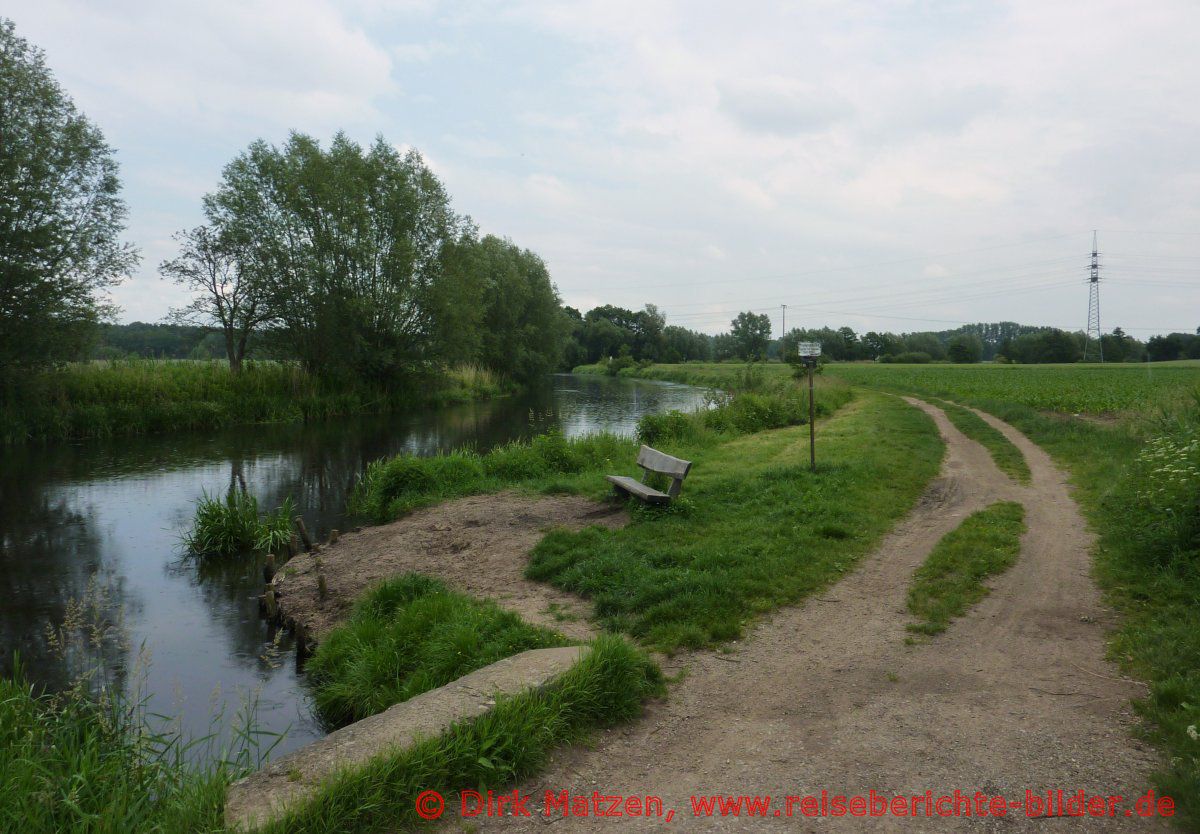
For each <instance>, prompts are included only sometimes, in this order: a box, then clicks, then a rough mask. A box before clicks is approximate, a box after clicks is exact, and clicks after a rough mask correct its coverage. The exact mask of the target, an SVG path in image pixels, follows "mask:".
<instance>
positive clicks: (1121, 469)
mask: <svg viewBox="0 0 1200 834" xmlns="http://www.w3.org/2000/svg"><path fill="white" fill-rule="evenodd" d="M1024 370H1029V371H1031V373H1028V374H1022V373H1021V371H1024ZM830 371H831V373H833V374H835V375H837V376H840V377H843V378H846V379H851V380H853V381H856V382H859V383H862V384H869V385H873V386H876V387H880V388H885V389H887V390H893V391H903V392H907V393H915V394H921V395H926V396H938V397H946V398H949V399H951V400H957V401H959V402H964V403H967V404H970V405H973V406H976V407H977V408H980V409H982V410H984V411H987V412H989V413H991V414H994V415H996V416H997V417H999V418H1001V419H1002V420H1005V421H1007V422H1009V423H1011V424H1012V425H1014V426H1015V427H1017V428H1018V429H1020V430H1021V431H1022V432H1024V433H1025V435H1026V436H1028V437H1029V438H1030V439H1031V440H1032V441H1034V442H1035V443H1037V444H1038V445H1039V446H1041V447H1042V448H1043V449H1045V450H1046V451H1047V452H1049V453H1050V454H1051V455H1052V456H1053V457H1054V459H1055V460H1056V461H1057V462H1058V463H1059V464H1060V465H1062V466H1064V467H1065V468H1066V469H1067V471H1068V472H1069V473H1070V475H1071V483H1072V485H1073V487H1074V495H1075V497H1076V499H1077V500H1079V502H1080V504H1081V506H1082V508H1083V510H1084V512H1085V514H1086V516H1087V518H1088V521H1089V523H1090V525H1091V527H1092V529H1093V530H1094V531H1095V532H1096V534H1097V537H1098V542H1097V547H1096V551H1095V575H1096V577H1097V579H1098V581H1099V582H1100V584H1101V586H1102V587H1103V588H1104V589H1105V591H1106V592H1107V596H1108V599H1109V601H1110V602H1111V603H1112V604H1113V605H1114V607H1116V608H1117V609H1118V610H1119V611H1120V612H1121V613H1122V615H1123V617H1122V623H1121V626H1120V627H1119V628H1118V630H1117V631H1116V632H1115V633H1114V634H1113V635H1112V638H1111V642H1110V646H1111V653H1112V657H1113V659H1114V660H1116V661H1117V662H1119V663H1120V664H1121V665H1122V666H1123V667H1124V669H1125V670H1126V671H1128V672H1130V673H1131V674H1134V675H1136V676H1138V677H1140V678H1142V679H1144V680H1146V681H1147V682H1148V683H1149V684H1150V691H1149V694H1148V696H1147V697H1146V698H1145V699H1143V700H1141V701H1140V702H1138V703H1137V704H1136V706H1137V708H1138V710H1139V711H1140V713H1141V714H1142V716H1143V717H1144V718H1145V719H1146V722H1145V724H1144V732H1145V734H1146V735H1147V736H1148V737H1149V738H1150V739H1151V740H1152V741H1154V742H1155V743H1156V744H1157V745H1158V746H1159V747H1160V748H1161V749H1162V750H1163V752H1164V754H1165V757H1166V764H1165V766H1164V768H1163V770H1162V771H1161V772H1160V773H1159V774H1158V778H1157V783H1158V788H1159V790H1160V791H1161V792H1162V793H1164V794H1166V795H1169V796H1171V797H1173V798H1174V799H1175V801H1176V803H1177V806H1178V808H1179V812H1180V815H1181V817H1180V818H1181V822H1182V824H1183V825H1184V826H1185V827H1190V828H1192V829H1195V828H1198V827H1200V744H1198V743H1197V741H1196V739H1195V738H1193V734H1194V733H1195V732H1196V729H1195V728H1196V727H1197V726H1200V602H1197V601H1198V600H1200V567H1198V566H1200V505H1198V504H1197V502H1196V496H1197V495H1200V369H1196V368H1194V367H1187V366H1181V367H1172V368H1163V369H1159V368H1158V367H1157V366H1154V367H1152V369H1149V370H1148V369H1144V368H1128V367H1109V366H1105V367H1089V368H1078V369H1077V368H1068V367H1063V368H1049V369H1042V368H1031V369H1024V368H1019V369H1006V368H998V369H971V368H956V367H954V366H945V367H942V368H928V367H923V368H895V367H886V366H861V365H860V366H831V368H830ZM1164 371H1165V373H1164ZM1127 384H1132V385H1133V386H1134V388H1133V390H1134V391H1135V392H1140V396H1141V399H1138V398H1137V397H1136V396H1134V397H1130V396H1129V394H1128V392H1127V391H1126V387H1125V386H1126V385H1127ZM1049 409H1054V410H1049ZM1056 411H1062V412H1066V413H1055V412H1056ZM1114 413H1117V414H1121V415H1123V416H1122V417H1120V418H1119V419H1114V418H1113V417H1112V416H1111V415H1113V414H1114ZM1076 414H1078V415H1079V416H1072V415H1076Z"/></svg>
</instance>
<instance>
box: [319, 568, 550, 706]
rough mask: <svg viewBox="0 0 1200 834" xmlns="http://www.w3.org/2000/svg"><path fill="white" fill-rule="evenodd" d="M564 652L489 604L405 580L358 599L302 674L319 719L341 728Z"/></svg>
mask: <svg viewBox="0 0 1200 834" xmlns="http://www.w3.org/2000/svg"><path fill="white" fill-rule="evenodd" d="M567 644H568V641H567V640H566V639H565V638H564V637H562V635H559V634H556V633H554V632H553V631H550V630H548V629H544V628H538V627H536V626H532V625H529V624H528V623H526V622H524V621H523V620H522V619H521V618H520V617H518V616H517V615H516V614H514V613H513V612H511V611H506V610H504V609H502V608H500V607H499V606H498V605H496V604H495V603H493V602H490V601H480V600H475V599H472V598H470V597H467V596H465V595H463V594H459V593H454V592H451V591H449V590H447V588H446V586H444V585H443V584H441V583H440V582H437V581H436V580H433V579H430V578H428V577H425V576H420V575H418V574H407V575H404V576H400V577H397V578H395V579H390V580H388V581H386V582H384V583H383V584H382V585H379V586H377V587H376V588H374V589H372V590H371V591H369V592H368V593H367V594H366V595H365V596H363V597H362V598H361V599H359V601H358V602H357V603H356V604H355V607H354V611H353V613H352V614H351V616H350V619H349V621H347V622H346V623H345V624H343V625H341V626H339V627H338V628H336V629H334V630H333V631H332V632H330V633H329V635H328V636H327V637H326V638H325V639H324V640H323V641H322V642H321V643H320V644H319V645H318V646H317V650H316V653H315V654H314V655H313V656H312V658H311V659H310V660H309V661H308V665H307V667H306V669H307V672H308V675H309V679H310V682H311V683H312V688H313V699H314V701H315V703H316V706H317V710H318V712H319V713H320V715H321V717H322V718H323V719H324V720H325V721H326V722H327V723H328V724H331V725H333V726H340V725H342V724H348V723H350V722H351V721H357V720H359V719H362V718H366V717H367V716H369V715H374V714H375V713H377V712H382V711H383V710H385V709H387V708H388V707H390V706H391V705H393V704H398V703H400V702H401V701H407V700H408V699H409V698H412V697H414V696H416V695H420V694H421V693H422V692H428V691H429V690H431V689H435V688H437V687H439V686H442V685H444V684H447V683H449V682H450V681H452V680H455V679H457V678H460V677H462V676H463V675H465V674H467V673H468V672H473V671H475V670H476V669H480V668H482V667H484V666H487V665H488V664H490V663H494V662H496V661H497V660H501V659H503V658H506V657H509V656H511V655H514V654H517V653H518V652H523V651H526V650H528V649H542V648H547V647H550V646H564V645H567Z"/></svg>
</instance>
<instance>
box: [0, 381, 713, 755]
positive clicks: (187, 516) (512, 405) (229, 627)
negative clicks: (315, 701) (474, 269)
mask: <svg viewBox="0 0 1200 834" xmlns="http://www.w3.org/2000/svg"><path fill="white" fill-rule="evenodd" d="M702 401H703V392H702V391H700V390H699V389H695V388H689V387H686V386H677V385H669V384H662V383H649V382H642V381H636V380H627V379H609V378H603V377H576V376H568V375H561V376H556V377H554V378H553V380H552V382H551V384H548V385H547V386H546V387H545V388H544V389H542V390H539V391H536V392H533V393H531V394H529V395H528V396H523V397H519V398H505V399H500V400H495V401H491V402H484V403H472V404H467V405H462V406H455V407H449V408H441V409H431V410H426V411H421V412H414V413H410V414H404V415H390V416H386V417H373V418H363V419H355V420H341V421H336V422H332V423H326V424H320V425H309V426H258V427H251V428H239V429H235V430H230V431H224V432H216V433H212V434H208V435H195V434H189V435H166V436H154V437H140V438H118V439H109V440H98V441H89V442H77V443H64V444H56V445H47V446H25V447H16V448H12V449H5V450H3V452H2V454H0V672H3V673H5V674H8V673H10V672H11V669H12V659H13V654H14V652H19V653H20V656H21V660H22V665H23V666H24V667H25V669H26V670H27V673H28V674H29V675H30V676H31V677H32V678H33V679H34V680H35V681H37V682H39V683H43V684H46V685H48V686H51V687H56V688H57V687H62V686H65V685H67V684H68V683H69V682H70V680H71V676H72V673H71V671H70V670H69V669H68V668H67V666H66V664H64V662H63V661H62V659H61V658H60V657H58V656H57V655H56V653H55V652H54V651H52V648H51V646H50V645H49V644H48V642H47V633H46V626H47V624H57V623H61V622H62V620H63V618H64V616H65V614H66V609H67V606H68V604H69V601H70V600H72V599H77V598H80V597H82V596H84V595H85V594H86V592H87V589H88V583H89V580H90V578H91V577H92V576H93V575H94V574H97V573H99V574H101V575H103V576H107V577H108V578H109V579H108V587H109V588H110V589H111V593H112V595H113V602H114V603H115V604H116V605H118V606H119V607H120V608H121V609H122V610H123V612H124V619H125V623H126V626H127V628H128V632H129V641H128V645H127V646H125V647H124V648H123V649H118V648H116V644H115V643H114V644H113V645H106V647H105V649H104V651H103V652H102V657H101V658H100V660H101V662H102V663H103V664H104V667H105V669H106V670H107V672H106V674H107V675H108V678H109V680H116V681H120V680H121V677H120V676H121V675H122V674H124V671H125V670H126V669H128V668H129V667H131V666H132V665H133V659H134V655H136V654H137V652H138V650H139V648H140V647H144V649H145V652H146V654H147V655H148V658H149V661H150V662H149V664H148V665H147V666H146V667H145V669H144V671H143V673H142V674H144V676H145V680H144V681H143V686H144V691H145V693H147V695H148V698H149V707H150V709H151V710H153V711H157V712H160V713H164V714H171V715H175V714H179V715H181V725H182V727H183V729H184V730H185V731H186V732H190V733H193V734H204V733H206V732H208V731H209V729H210V716H211V714H212V711H213V707H214V705H216V706H217V707H221V706H224V708H225V712H226V715H227V716H231V715H233V714H234V713H235V712H236V711H237V709H238V708H239V705H240V703H241V702H242V700H243V699H244V698H245V697H246V695H247V693H257V697H258V700H259V710H258V718H259V721H260V723H261V724H262V726H263V728H264V729H266V730H269V731H273V732H283V731H284V730H289V728H290V731H289V733H288V737H287V739H286V740H285V741H284V742H283V743H282V744H281V745H280V746H279V747H278V748H277V752H282V751H286V750H288V749H292V748H294V747H296V746H298V745H300V744H303V743H305V742H306V741H308V740H309V739H311V738H313V737H316V736H318V735H320V734H321V729H320V727H319V726H318V725H317V723H316V722H315V721H314V720H313V719H312V718H311V716H310V712H309V709H308V704H307V701H306V699H305V693H304V688H303V686H301V685H300V684H299V676H298V673H297V670H296V668H295V665H294V663H292V662H291V659H290V658H291V656H290V654H289V651H290V649H291V645H290V643H289V641H288V640H287V638H286V637H284V638H281V639H280V640H279V643H278V645H276V643H275V640H276V635H275V634H274V632H273V631H272V630H271V629H270V628H269V627H268V626H267V625H266V624H265V623H264V622H263V621H262V620H261V619H259V615H258V603H257V595H258V594H259V593H260V592H261V588H262V565H261V563H256V562H254V561H247V562H237V563H232V564H223V565H219V566H204V567H201V566H199V565H197V564H196V563H195V562H193V561H191V560H186V559H184V558H182V556H181V553H180V548H179V536H180V534H181V533H182V532H183V531H184V530H185V529H186V528H187V526H188V524H189V523H190V521H191V516H192V512H193V509H194V505H195V501H196V499H197V498H198V497H199V496H200V494H201V492H202V491H205V490H207V491H208V492H209V493H210V494H223V493H224V491H225V490H227V489H228V488H229V487H230V485H234V484H238V483H239V482H240V481H242V480H244V481H245V483H246V486H247V488H248V489H249V490H250V492H251V493H253V494H254V495H256V496H257V497H258V498H259V501H260V503H261V505H262V506H264V507H268V508H273V507H275V506H278V505H279V504H280V503H281V502H282V501H283V499H284V498H285V497H287V496H291V497H292V498H293V500H294V501H295V502H296V506H297V507H298V509H299V511H300V512H301V513H302V514H303V516H304V518H305V523H306V524H307V525H308V528H309V529H310V530H312V531H314V532H315V533H316V534H317V535H318V536H321V537H323V536H325V535H326V534H327V533H328V531H329V530H330V529H332V528H335V527H341V528H344V527H346V526H348V525H349V524H351V523H353V522H352V520H349V519H346V518H345V517H344V515H343V509H344V507H345V502H346V496H347V494H348V493H349V491H350V489H351V488H352V487H353V485H354V483H355V480H356V479H357V477H358V475H359V473H360V472H362V470H363V468H364V467H365V466H366V464H367V463H369V462H370V461H372V460H375V459H376V458H379V457H382V456H385V455H391V454H396V453H398V452H401V451H406V452H412V453H416V454H433V453H435V452H438V451H442V450H448V449H453V448H458V447H462V446H473V447H475V448H477V449H479V450H480V451H486V450H487V449H489V448H491V447H493V446H495V445H497V444H501V443H505V442H508V441H510V440H513V439H516V438H526V437H530V436H532V435H534V434H537V433H540V432H544V431H546V430H547V429H548V428H551V427H555V426H557V427H559V428H560V429H561V430H562V431H563V433H564V434H566V435H567V436H578V435H582V434H588V433H592V432H597V431H614V432H618V433H624V434H628V433H631V432H632V430H633V427H634V425H635V424H636V421H637V419H638V418H639V417H641V416H642V415H643V414H646V413H651V412H657V411H664V410H669V409H672V408H679V409H684V410H691V409H693V408H696V407H699V406H700V405H701V404H702Z"/></svg>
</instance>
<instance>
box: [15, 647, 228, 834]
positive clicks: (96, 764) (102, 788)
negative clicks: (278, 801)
mask: <svg viewBox="0 0 1200 834" xmlns="http://www.w3.org/2000/svg"><path fill="white" fill-rule="evenodd" d="M186 753H187V745H184V744H182V743H181V742H180V741H179V739H178V738H177V737H173V736H170V735H156V734H153V733H150V732H148V731H147V730H146V729H145V728H144V727H142V726H141V725H140V724H139V720H138V716H137V715H136V709H135V708H134V707H131V706H129V705H127V704H123V703H121V702H120V701H114V700H108V701H99V702H98V701H95V700H92V699H91V698H89V697H87V696H86V695H85V694H84V693H83V692H82V691H80V690H78V689H76V690H73V691H71V692H68V693H64V694H60V695H57V696H50V695H45V694H39V693H38V692H37V691H36V690H34V689H33V688H32V687H31V686H30V685H29V684H28V683H27V682H26V681H25V680H24V678H23V677H22V676H21V674H20V670H19V669H18V672H17V676H16V677H15V678H13V679H5V680H0V774H3V778H0V830H4V831H21V832H25V834H42V832H45V834H58V832H64V831H70V832H89V834H91V833H93V832H94V834H108V832H112V834H124V832H129V831H152V830H158V831H190V830H214V829H216V828H218V827H219V826H220V823H221V809H222V807H223V805H224V800H225V785H226V784H227V782H228V780H229V779H230V777H232V776H234V775H235V774H240V772H241V771H242V770H243V769H244V768H242V767H240V766H239V765H238V764H237V763H236V762H232V763H226V762H219V763H216V764H214V765H212V766H210V767H209V768H207V769H201V770H189V769H188V768H187V767H186V766H185V765H184V763H183V759H184V756H185V754H186Z"/></svg>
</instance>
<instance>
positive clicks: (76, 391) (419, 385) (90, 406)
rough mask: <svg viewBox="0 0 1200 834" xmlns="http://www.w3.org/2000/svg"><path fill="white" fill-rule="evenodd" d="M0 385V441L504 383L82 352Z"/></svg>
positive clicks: (364, 409) (473, 376)
mask: <svg viewBox="0 0 1200 834" xmlns="http://www.w3.org/2000/svg"><path fill="white" fill-rule="evenodd" d="M2 382H3V384H2V385H0V442H4V443H13V442H20V441H24V440H29V439H37V438H45V439H50V440H58V439H64V438H69V437H107V436H111V435H122V434H148V433H153V432H162V431H180V430H195V429H215V428H222V427H226V426H232V425H243V424H249V423H299V422H305V421H312V420H322V419H327V418H330V417H339V416H346V415H351V414H365V413H379V412H385V411H391V410H398V409H403V408H409V407H411V406H412V405H414V404H419V403H427V402H451V401H464V400H469V399H477V398H481V397H488V396H494V395H496V394H500V393H503V392H504V391H505V390H506V386H505V385H504V383H503V381H502V380H500V379H498V378H497V377H496V376H495V375H494V374H491V373H490V372H488V371H486V370H484V369H479V368H461V369H453V370H450V371H448V372H438V371H436V370H435V369H426V370H424V371H422V373H421V374H420V375H418V376H414V378H413V379H411V380H410V381H409V382H408V383H407V384H405V385H403V386H393V387H389V388H379V387H373V386H370V385H366V384H358V385H346V384H344V383H340V384H336V385H335V384H332V383H326V382H323V381H322V380H320V379H318V378H317V377H314V376H313V375H311V374H308V373H306V372H305V371H304V370H303V369H302V368H300V366H298V365H296V364H295V363H291V362H270V361H266V362H264V361H258V362H247V363H246V365H245V366H244V367H243V369H242V372H241V373H239V374H233V373H230V371H229V367H228V365H227V364H226V363H224V362H220V361H192V360H155V359H128V360H115V361H107V362H82V363H75V364H70V365H67V366H65V367H62V368H58V369H54V370H50V371H45V372H40V373H36V374H32V375H26V376H20V377H9V378H6V379H5V380H3V381H2Z"/></svg>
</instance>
